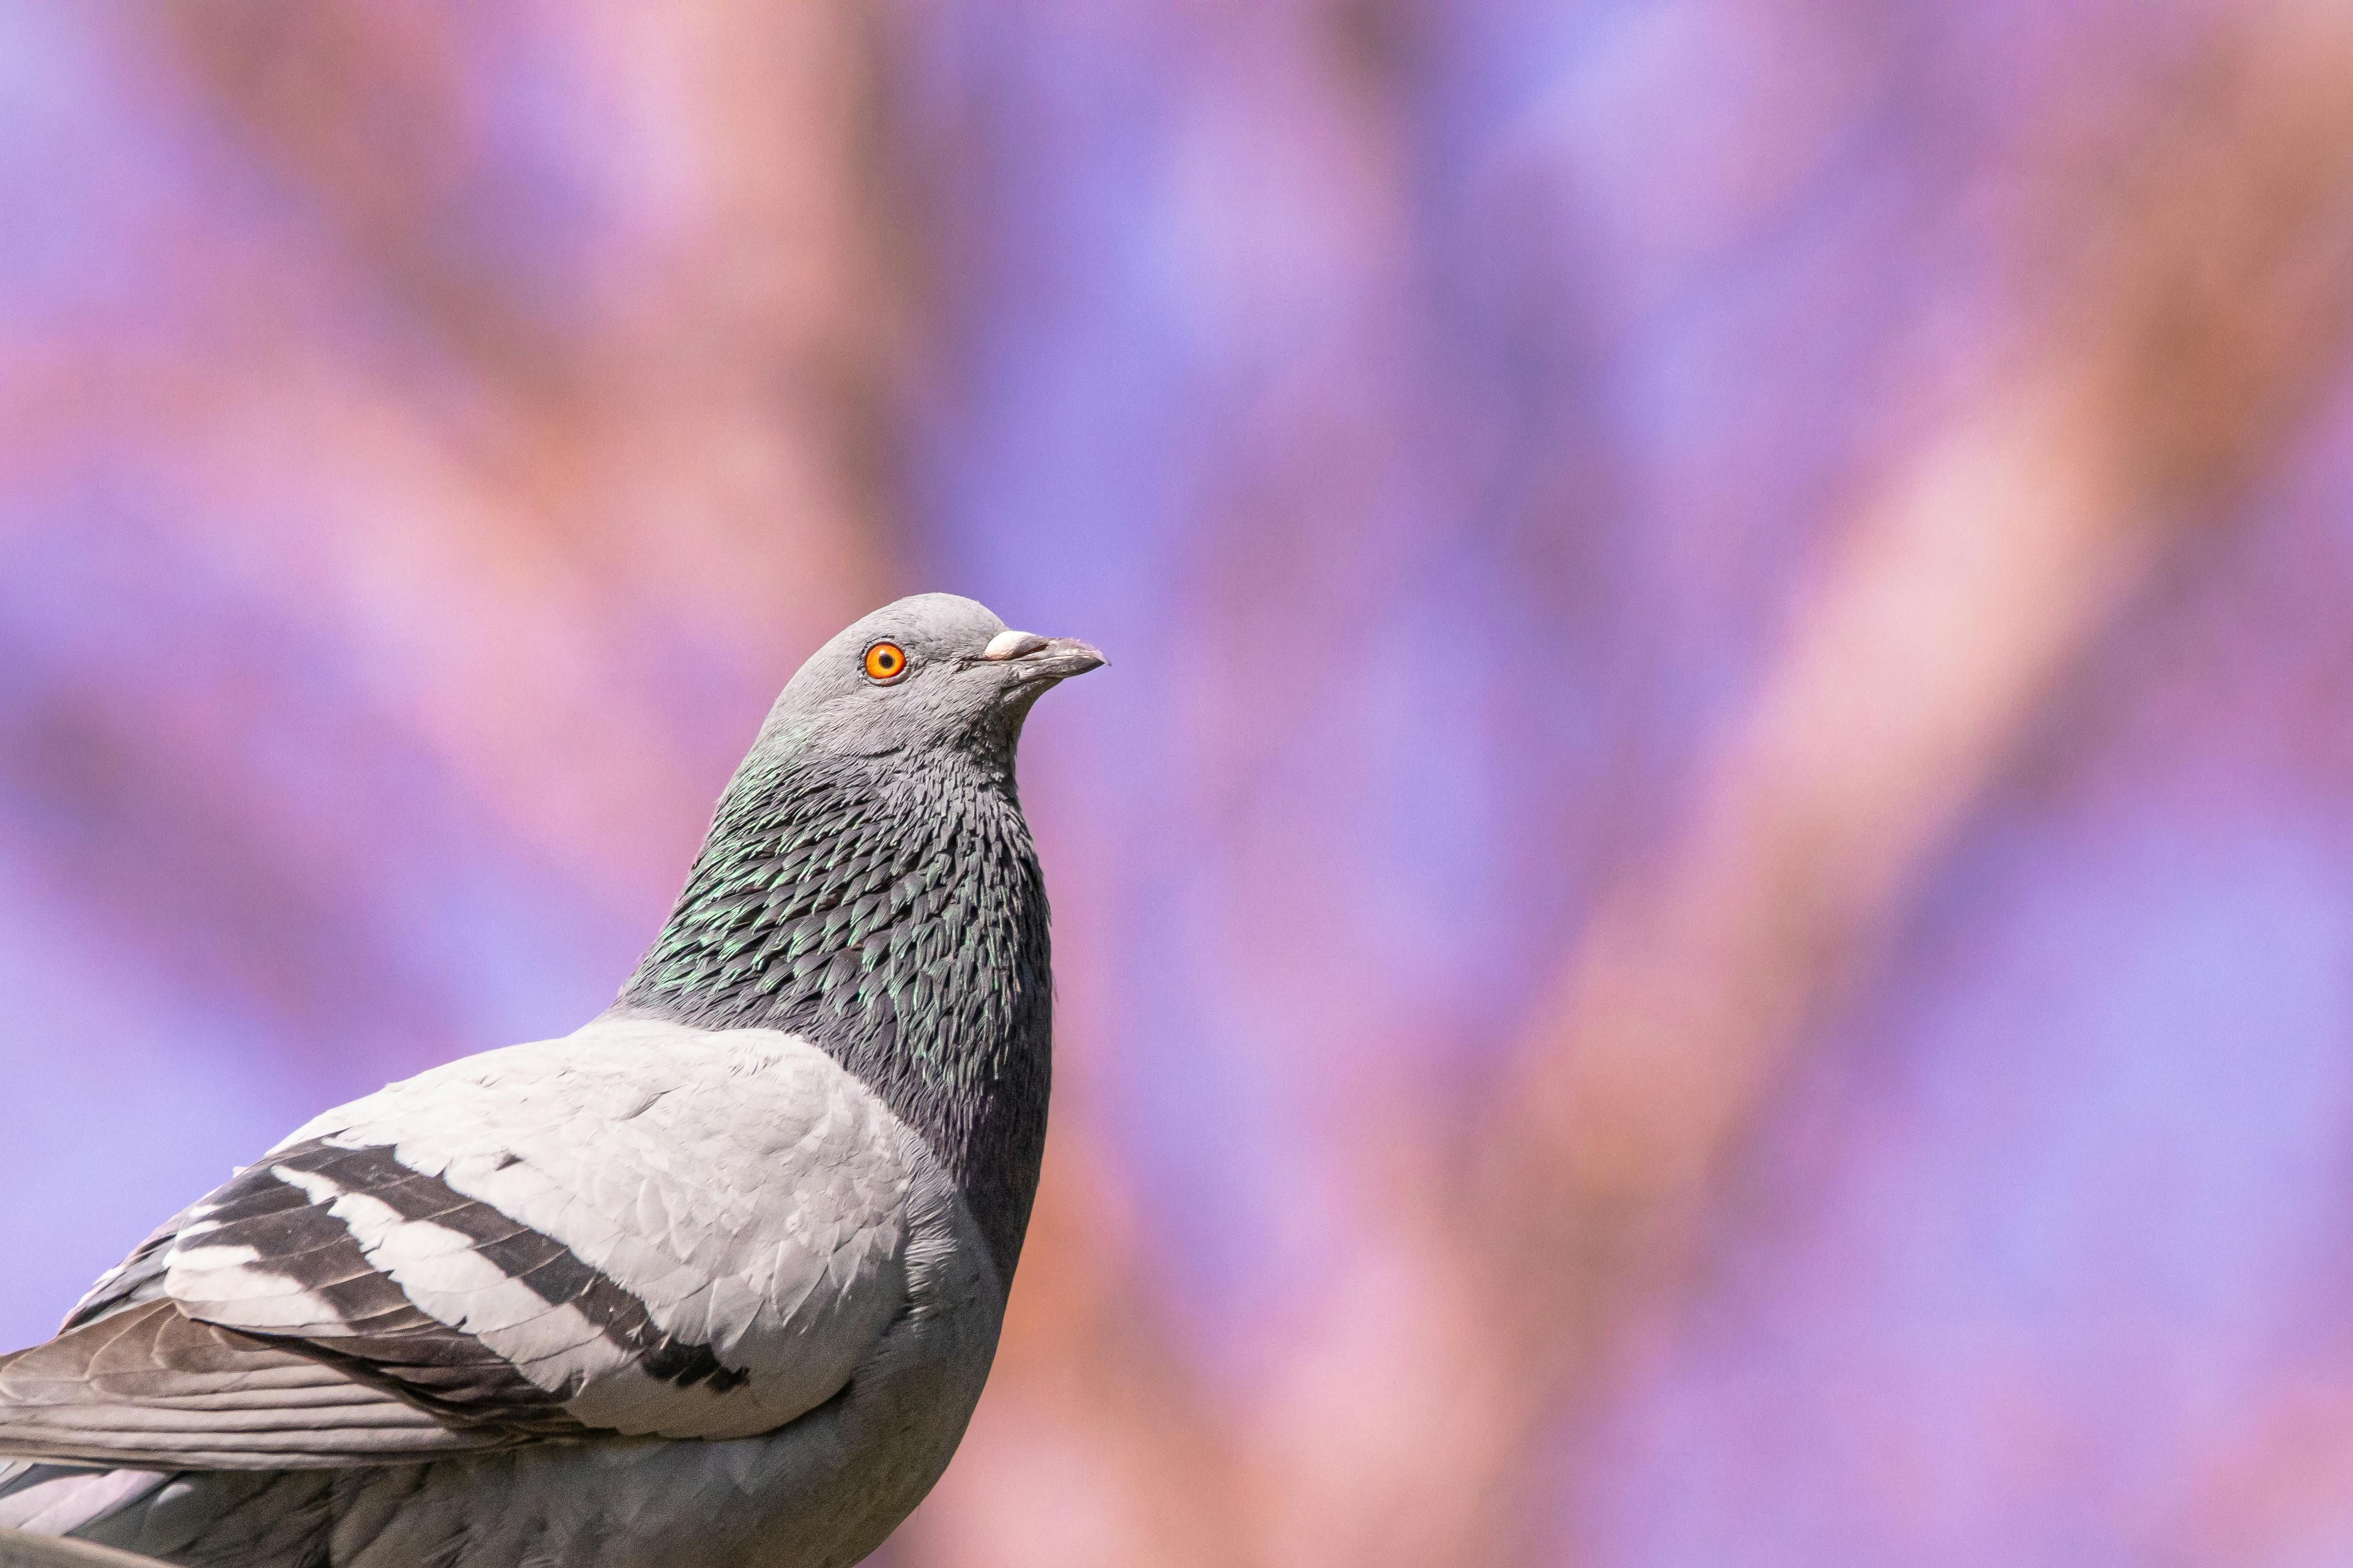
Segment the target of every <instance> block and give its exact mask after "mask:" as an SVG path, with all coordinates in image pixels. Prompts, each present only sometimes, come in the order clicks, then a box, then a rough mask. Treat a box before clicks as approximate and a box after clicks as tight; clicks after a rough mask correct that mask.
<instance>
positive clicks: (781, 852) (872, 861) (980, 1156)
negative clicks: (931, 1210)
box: [614, 594, 1103, 1280]
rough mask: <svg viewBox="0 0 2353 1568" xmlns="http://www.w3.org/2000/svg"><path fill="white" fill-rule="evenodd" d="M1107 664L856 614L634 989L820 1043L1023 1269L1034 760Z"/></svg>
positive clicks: (743, 784) (1041, 994)
mask: <svg viewBox="0 0 2353 1568" xmlns="http://www.w3.org/2000/svg"><path fill="white" fill-rule="evenodd" d="M1101 664H1103V655H1101V654H1100V653H1097V652H1096V651H1095V650H1094V649H1093V648H1092V647H1088V646H1087V645H1086V644H1085V643H1082V642H1079V641H1077V640H1075V639H1073V638H1070V637H1038V636H1034V635H1032V634H1031V633H1029V632H1021V631H1013V630H1009V629H1008V628H1007V626H1006V625H1005V623H1004V622H1003V621H1000V620H998V619H997V616H994V615H991V614H990V613H989V612H988V611H987V609H986V608H984V607H983V606H982V605H977V604H975V603H974V602H973V601H972V600H970V599H964V598H958V597H957V596H955V595H953V594H921V595H915V596H914V597H913V598H907V599H901V600H900V601H898V602H897V603H896V604H892V605H885V606H884V607H882V608H881V609H879V610H877V611H875V612H874V613H873V614H872V615H871V616H866V617H865V618H864V619H863V620H860V621H859V622H858V623H857V624H856V625H854V626H849V628H848V629H846V630H844V631H843V632H842V633H841V634H840V635H839V636H838V637H834V638H833V639H832V640H831V641H829V642H828V643H827V644H826V645H825V646H824V647H821V648H819V649H818V651H817V652H816V654H815V655H813V656H812V657H811V658H809V660H808V662H807V663H806V664H804V665H802V666H801V668H800V671H799V673H798V674H797V675H795V676H794V677H793V679H792V680H791V681H790V682H789V683H788V684H786V687H785V690H784V695H783V696H781V697H779V698H778V699H777V700H776V707H775V708H774V709H773V710H771V711H770V712H769V715H768V720H767V722H766V723H765V725H763V726H762V728H761V731H760V734H759V738H758V740H757V742H755V743H754V745H753V747H752V752H751V754H750V755H749V756H747V757H746V758H745V759H744V765H743V766H742V767H741V768H739V769H738V770H736V773H735V777H734V778H733V781H731V782H730V783H729V784H728V786H727V791H726V794H724V795H722V796H721V797H720V801H719V809H718V812H717V814H716V816H714V817H713V818H712V824H711V832H710V835H709V837H706V838H705V839H704V841H703V845H702V853H701V854H699V855H698V856H697V857H696V858H695V862H694V868H693V869H692V870H691V872H690V873H688V876H687V883H686V889H685V891H684V892H682V893H681V894H680V895H679V900H678V904H677V907H676V908H675V909H673V910H671V912H670V920H669V921H668V922H667V923H666V924H665V925H664V926H663V928H662V931H661V934H660V935H659V936H658V937H656V938H655V939H654V943H653V945H652V946H651V947H649V949H647V951H646V955H645V957H644V958H643V959H642V960H641V961H640V962H639V963H638V971H637V973H636V974H634V975H633V976H631V977H630V980H629V983H628V985H627V986H625V987H624V988H623V989H622V992H621V995H620V998H619V1000H618V1001H617V1002H616V1003H615V1005H614V1011H615V1012H617V1013H619V1014H623V1015H626V1016H647V1017H658V1018H664V1019H668V1020H670V1021H673V1022H677V1023H682V1024H690V1025H693V1026H699V1027H703V1028H773V1029H782V1030H786V1031H787V1032H789V1033H793V1034H797V1035H801V1036H803V1037H807V1039H809V1040H811V1041H813V1042H815V1043H816V1044H817V1045H818V1046H819V1047H822V1048H823V1049H824V1050H826V1051H827V1052H828V1054H829V1055H831V1056H832V1057H833V1058H834V1059H835V1060H837V1061H839V1062H840V1063H841V1064H842V1066H843V1067H844V1068H848V1069H849V1071H850V1072H851V1073H852V1074H854V1075H856V1076H857V1077H858V1078H859V1079H860V1080H862V1081H863V1082H864V1083H865V1084H866V1085H867V1086H868V1087H869V1088H870V1089H873V1090H874V1091H875V1092H876V1093H877V1094H879V1095H880V1096H881V1098H882V1100H883V1101H884V1103H885V1104H887V1105H889V1106H890V1107H891V1109H892V1111H893V1112H895V1113H896V1114H897V1115H898V1117H899V1118H900V1120H901V1121H904V1122H905V1123H906V1124H907V1125H908V1126H909V1127H911V1128H912V1129H913V1130H914V1131H915V1132H916V1133H917V1134H919V1135H920V1136H921V1137H922V1138H923V1141H924V1142H925V1143H926V1144H927V1145H928V1146H929V1147H930V1148H931V1150H932V1152H934V1154H935V1155H937V1156H938V1157H939V1159H940V1160H941V1162H942V1163H943V1164H944V1165H945V1166H946V1168H947V1170H948V1172H949V1173H950V1174H951V1175H952V1176H953V1177H955V1180H956V1181H957V1183H958V1184H959V1185H960V1186H961V1187H962V1188H963V1189H964V1192H965V1199H966V1201H967V1203H968V1205H970V1207H971V1209H972V1211H973V1215H974V1217H975V1219H976V1221H977V1222H978V1223H979V1225H980V1226H981V1229H982V1231H983V1233H984V1235H986V1236H987V1239H988V1244H989V1248H990V1251H991V1253H992V1254H993V1255H994V1256H995V1258H996V1259H997V1266H998V1269H999V1272H1000V1273H1001V1274H1002V1275H1003V1277H1004V1278H1006V1279H1008V1280H1009V1279H1011V1277H1012V1269H1013V1262H1014V1259H1015V1258H1016V1257H1017V1256H1018V1253H1019V1251H1020V1246H1021V1235H1022V1232H1023V1230H1024V1228H1025V1227H1026V1226H1027V1225H1028V1221H1029V1201H1030V1197H1031V1195H1032V1194H1034V1193H1035V1191H1036V1189H1037V1180H1038V1164H1039V1157H1040V1156H1041V1154H1042V1152H1043V1151H1044V1147H1045V1135H1046V1095H1047V1087H1048V1082H1049V1079H1050V1037H1051V1034H1052V1008H1053V976H1052V972H1051V969H1050V953H1049V943H1048V936H1047V910H1046V889H1045V881H1044V879H1043V877H1042V875H1041V874H1040V872H1039V868H1038V858H1037V854H1036V851H1035V850H1034V849H1033V847H1031V844H1030V840H1029V824H1028V823H1027V822H1026V821H1024V820H1023V818H1022V816H1021V804H1020V799H1019V796H1018V794H1017V793H1016V791H1015V788H1014V777H1013V763H1014V752H1015V748H1016V746H1017V744H1018V742H1019V740H1020V735H1021V726H1022V722H1023V721H1024V720H1025V719H1026V718H1027V717H1028V715H1029V709H1030V705H1031V704H1032V703H1034V702H1036V701H1037V700H1038V698H1039V695H1040V694H1041V693H1043V692H1044V691H1045V690H1046V689H1048V688H1050V687H1051V686H1053V685H1054V684H1056V683H1057V682H1058V681H1061V680H1064V679H1069V678H1070V677H1071V676H1073V675H1079V674H1082V673H1083V672H1085V671H1087V670H1090V669H1093V668H1096V667H1097V666H1099V665H1101Z"/></svg>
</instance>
